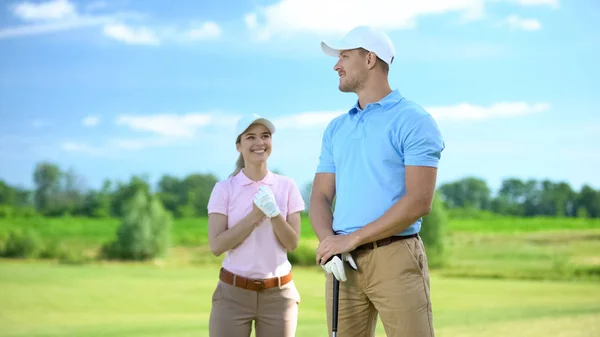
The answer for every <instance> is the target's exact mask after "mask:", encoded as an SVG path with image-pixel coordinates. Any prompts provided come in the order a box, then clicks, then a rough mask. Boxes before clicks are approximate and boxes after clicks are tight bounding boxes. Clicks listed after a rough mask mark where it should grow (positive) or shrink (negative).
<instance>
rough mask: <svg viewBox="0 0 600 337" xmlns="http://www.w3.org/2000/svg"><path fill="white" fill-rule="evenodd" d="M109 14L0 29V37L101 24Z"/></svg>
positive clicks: (107, 18)
mask: <svg viewBox="0 0 600 337" xmlns="http://www.w3.org/2000/svg"><path fill="white" fill-rule="evenodd" d="M113 20H114V18H113V17H109V16H76V17H72V18H68V19H65V20H60V21H51V22H42V23H36V24H28V25H21V26H16V27H8V28H2V29H0V39H3V38H14V37H21V36H29V35H39V34H47V33H54V32H60V31H66V30H72V29H77V28H84V27H92V26H101V25H103V24H106V23H108V22H112V21H113Z"/></svg>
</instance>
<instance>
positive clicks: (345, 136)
mask: <svg viewBox="0 0 600 337" xmlns="http://www.w3.org/2000/svg"><path fill="white" fill-rule="evenodd" d="M444 147H445V145H444V141H443V139H442V136H441V133H440V130H439V128H438V126H437V123H436V121H435V120H434V119H433V117H432V116H431V115H430V114H429V113H428V112H427V111H425V110H424V109H423V108H422V107H420V106H419V105H417V104H416V103H414V102H412V101H410V100H407V99H406V98H404V97H402V95H401V94H400V93H399V92H398V91H397V90H395V91H392V92H391V93H390V94H389V95H387V96H386V97H384V98H383V99H382V100H380V101H379V102H375V103H371V104H368V105H367V106H366V107H365V109H364V110H362V109H360V108H359V106H358V102H357V103H356V104H355V105H354V107H353V108H352V109H350V111H349V112H348V113H345V114H343V115H341V116H338V117H336V118H335V119H333V120H332V121H331V122H330V123H329V125H328V126H327V128H326V130H325V132H324V134H323V140H322V145H321V155H320V157H319V164H318V167H317V173H321V172H328V173H335V186H336V201H335V210H334V214H333V230H334V232H336V233H338V234H348V233H350V232H353V231H355V230H357V229H359V228H361V227H363V226H365V225H367V224H368V223H370V222H371V221H373V220H375V219H377V218H379V217H380V216H381V215H383V214H384V213H385V212H386V211H387V210H388V209H389V208H390V207H391V206H392V205H393V204H395V203H396V202H397V201H398V200H399V199H400V198H401V197H402V196H403V195H404V194H405V193H406V186H405V185H404V177H405V168H406V166H409V165H416V166H432V167H437V166H438V163H439V160H440V156H441V153H442V151H443V150H444ZM421 222H422V219H419V220H417V221H416V222H415V223H413V224H412V225H411V226H410V227H409V228H407V229H406V230H405V231H404V232H402V233H398V234H399V235H409V234H414V233H418V232H419V231H420V230H421Z"/></svg>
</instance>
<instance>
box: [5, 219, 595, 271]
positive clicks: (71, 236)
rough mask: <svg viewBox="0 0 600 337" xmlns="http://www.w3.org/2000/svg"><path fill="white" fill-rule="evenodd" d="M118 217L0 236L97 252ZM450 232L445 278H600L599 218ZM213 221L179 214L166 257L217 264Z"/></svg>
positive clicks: (470, 225) (301, 252)
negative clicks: (32, 237)
mask: <svg viewBox="0 0 600 337" xmlns="http://www.w3.org/2000/svg"><path fill="white" fill-rule="evenodd" d="M118 225H119V221H118V220H117V219H107V220H98V219H88V218H54V219H52V218H50V219H48V218H33V219H0V241H1V237H2V235H3V234H5V233H7V232H8V231H10V230H12V229H16V228H19V229H31V230H33V231H35V232H36V233H37V234H38V236H39V237H40V238H42V239H43V240H44V241H45V242H55V243H58V245H59V246H60V247H65V249H67V250H69V251H72V252H74V254H73V255H74V256H75V258H74V259H75V260H79V259H78V255H79V254H84V255H87V256H91V257H93V256H94V255H97V253H98V249H99V247H100V245H102V244H103V243H105V242H107V241H110V240H112V239H113V238H114V235H115V232H116V230H117V227H118ZM301 228H302V236H301V240H300V246H299V248H298V249H297V251H296V252H294V257H296V258H297V262H296V264H299V263H300V262H302V263H303V264H313V263H314V262H313V261H314V257H313V256H314V252H315V248H316V245H317V240H316V238H315V236H314V233H313V231H312V228H311V226H310V223H309V221H308V219H307V218H306V217H304V218H303V223H302V227H301ZM446 232H447V236H446V238H445V240H446V243H445V247H446V248H445V253H444V256H445V258H446V262H447V263H446V266H445V267H444V268H443V270H441V271H440V272H441V273H442V275H445V276H455V277H458V276H460V277H463V276H464V277H486V278H511V279H532V280H535V279H555V280H572V279H584V280H597V281H598V280H600V253H598V252H600V219H573V218H569V219H566V218H565V219H562V218H510V217H495V218H489V219H451V220H450V221H449V223H448V227H447V229H446ZM207 236H208V233H207V220H206V218H197V219H177V220H175V221H174V223H173V230H172V242H173V248H172V249H171V251H170V253H169V256H168V257H167V259H166V260H165V261H164V263H169V264H177V265H185V264H193V265H206V264H218V263H220V261H221V259H222V257H219V258H217V257H214V256H212V254H211V253H210V252H209V250H208V247H207ZM0 245H1V242H0Z"/></svg>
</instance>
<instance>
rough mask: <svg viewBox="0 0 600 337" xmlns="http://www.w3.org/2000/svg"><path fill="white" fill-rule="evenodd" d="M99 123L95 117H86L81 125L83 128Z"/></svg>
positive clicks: (98, 119)
mask: <svg viewBox="0 0 600 337" xmlns="http://www.w3.org/2000/svg"><path fill="white" fill-rule="evenodd" d="M99 123H100V118H99V117H97V116H87V117H86V118H84V119H83V121H82V124H83V125H85V126H89V127H92V126H96V125H98V124H99Z"/></svg>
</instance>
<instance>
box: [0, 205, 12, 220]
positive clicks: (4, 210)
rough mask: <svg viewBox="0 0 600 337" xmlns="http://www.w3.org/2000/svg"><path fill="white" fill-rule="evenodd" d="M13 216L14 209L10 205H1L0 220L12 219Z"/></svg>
mask: <svg viewBox="0 0 600 337" xmlns="http://www.w3.org/2000/svg"><path fill="white" fill-rule="evenodd" d="M12 216H13V208H12V206H10V205H0V218H11V217H12Z"/></svg>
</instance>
